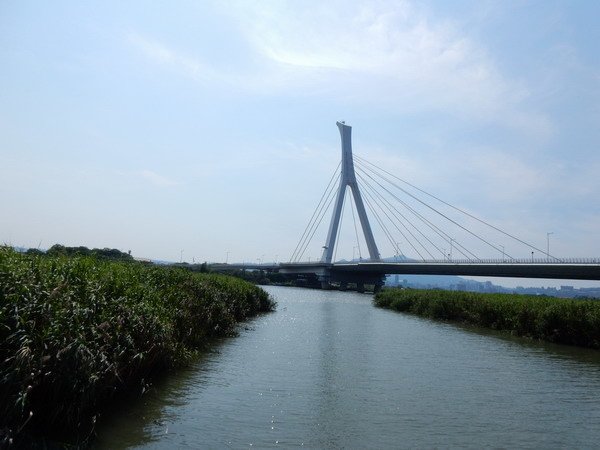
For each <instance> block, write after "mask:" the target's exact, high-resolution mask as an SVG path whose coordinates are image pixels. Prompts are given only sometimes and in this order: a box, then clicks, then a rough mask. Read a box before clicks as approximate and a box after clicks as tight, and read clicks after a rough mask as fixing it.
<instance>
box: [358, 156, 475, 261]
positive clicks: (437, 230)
mask: <svg viewBox="0 0 600 450" xmlns="http://www.w3.org/2000/svg"><path fill="white" fill-rule="evenodd" d="M356 167H357V168H359V172H360V173H361V174H364V175H365V176H367V177H369V178H371V179H372V180H373V181H374V182H375V183H377V184H378V185H379V186H380V187H381V188H383V189H384V190H385V191H386V192H387V193H388V194H390V195H391V196H392V197H393V198H394V199H395V200H397V201H398V202H399V203H400V204H402V206H404V207H405V208H406V209H408V210H409V211H410V212H411V213H412V214H413V215H414V216H415V217H417V218H418V219H419V220H421V221H422V222H423V223H424V224H425V225H427V226H428V227H429V228H431V230H432V231H433V232H434V233H435V234H437V235H438V236H439V237H440V238H441V239H442V240H444V241H446V240H451V241H454V243H455V244H456V245H457V251H458V252H459V253H460V254H461V255H463V256H464V257H465V258H467V259H468V260H471V258H470V257H469V256H467V254H466V253H468V254H470V255H471V256H472V257H473V258H474V259H476V260H479V257H477V256H476V255H475V254H474V253H473V252H471V251H469V250H468V249H467V248H465V247H464V246H463V245H462V244H461V243H460V242H458V241H457V240H456V239H453V238H451V237H450V236H449V235H448V234H447V233H445V232H444V231H443V230H442V229H440V228H439V227H438V226H436V225H435V224H433V223H431V222H430V221H429V220H427V219H426V218H425V217H423V216H422V215H421V214H419V213H418V212H417V211H416V210H414V209H413V208H412V207H411V206H410V205H408V204H407V203H405V202H404V201H402V200H401V199H399V198H398V197H397V196H395V195H394V194H393V193H392V192H390V191H389V190H388V189H386V188H385V187H384V186H383V185H381V183H379V182H378V181H377V180H375V179H374V178H373V177H372V176H371V175H370V174H369V173H367V172H365V171H364V170H363V169H362V167H361V166H360V165H359V164H357V165H356ZM361 179H362V180H363V181H364V182H365V184H368V183H367V181H366V180H364V178H362V175H361ZM371 188H372V187H371ZM372 189H374V188H372ZM374 190H375V192H377V193H378V194H379V195H381V196H382V198H384V197H383V195H382V194H380V193H379V192H378V191H377V190H376V189H374ZM385 200H386V202H388V204H389V206H391V207H392V208H393V209H394V210H395V211H396V212H397V213H398V214H399V215H400V216H401V217H403V218H404V219H405V220H406V221H407V222H408V223H409V224H410V225H411V226H412V227H413V228H415V229H416V230H417V231H418V232H419V234H421V236H423V237H424V238H425V239H426V240H427V241H428V242H429V243H430V244H431V245H432V246H434V247H435V248H436V249H437V250H438V251H439V252H440V253H441V254H442V255H443V256H444V259H445V258H446V255H445V254H444V252H443V251H442V250H441V249H440V248H439V247H437V246H436V245H435V244H434V243H433V242H431V240H429V238H427V236H426V235H425V234H424V233H423V232H422V231H421V230H420V229H419V228H418V227H416V226H415V225H414V224H413V223H412V222H411V221H410V220H409V219H408V218H407V217H405V216H404V214H402V213H401V212H400V211H399V210H398V208H396V207H395V206H394V205H392V204H391V202H389V200H387V199H385ZM394 216H395V217H396V218H397V219H398V217H397V216H396V215H395V214H394ZM398 220H399V219H398ZM399 222H400V223H401V224H402V225H403V226H404V227H405V228H406V226H405V225H404V224H403V223H402V221H400V220H399ZM411 235H412V233H411ZM461 248H462V249H463V250H464V251H465V252H466V253H464V252H463V251H461V250H460V249H461Z"/></svg>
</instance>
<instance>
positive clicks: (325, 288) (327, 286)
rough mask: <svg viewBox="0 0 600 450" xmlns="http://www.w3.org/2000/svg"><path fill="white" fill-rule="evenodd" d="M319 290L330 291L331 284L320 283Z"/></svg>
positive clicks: (326, 282)
mask: <svg viewBox="0 0 600 450" xmlns="http://www.w3.org/2000/svg"><path fill="white" fill-rule="evenodd" d="M321 289H323V290H325V291H328V290H330V289H331V283H330V282H329V281H321Z"/></svg>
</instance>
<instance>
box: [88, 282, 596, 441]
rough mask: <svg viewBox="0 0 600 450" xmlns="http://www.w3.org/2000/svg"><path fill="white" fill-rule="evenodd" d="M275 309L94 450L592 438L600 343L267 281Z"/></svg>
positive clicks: (110, 426)
mask: <svg viewBox="0 0 600 450" xmlns="http://www.w3.org/2000/svg"><path fill="white" fill-rule="evenodd" d="M266 290H268V291H269V293H271V295H272V296H273V297H274V298H275V299H276V300H277V302H278V307H277V311H276V312H274V313H271V314H267V315H264V316H261V317H258V318H256V319H254V320H252V321H250V322H248V323H246V324H245V325H244V326H242V328H241V330H240V335H239V336H238V337H236V338H231V339H223V340H221V341H219V342H217V343H216V344H215V348H214V351H212V352H210V353H208V354H206V355H205V356H203V357H202V358H201V359H200V360H199V361H198V362H197V363H196V364H195V365H193V366H192V367H190V368H189V369H186V370H184V371H181V372H178V373H176V374H173V375H170V376H168V377H166V379H165V380H163V381H161V382H160V383H158V384H157V385H155V386H154V387H153V389H151V390H150V392H149V393H148V394H146V395H145V396H144V397H142V399H140V400H139V401H137V402H133V403H132V404H129V405H127V407H123V408H120V409H121V410H120V411H119V412H117V413H116V414H114V415H112V416H111V418H110V419H107V420H105V421H104V422H103V423H102V424H101V425H100V427H99V428H98V439H97V440H96V444H95V447H97V448H110V449H115V448H126V447H134V448H135V447H139V448H161V449H162V448H164V449H167V448H169V449H170V448H215V449H218V448H271V447H281V448H290V447H294V448H295V447H299V448H414V447H419V448H431V447H464V448H481V447H494V448H511V447H519V448H540V447H542V448H567V447H568V448H592V447H595V448H598V446H600V352H599V351H595V350H586V349H578V348H574V347H568V346H560V345H551V344H541V343H536V342H531V341H528V340H526V339H521V338H512V337H507V336H506V335H501V334H498V333H493V332H489V331H485V330H481V329H474V328H465V327H460V326H456V325H451V324H445V323H440V322H433V321H429V320H426V319H422V318H418V317H413V316H410V315H404V314H400V313H396V312H392V311H387V310H382V309H379V308H375V307H374V306H372V303H371V301H372V297H371V296H370V295H365V294H357V293H350V292H336V291H319V290H309V289H299V288H284V287H266Z"/></svg>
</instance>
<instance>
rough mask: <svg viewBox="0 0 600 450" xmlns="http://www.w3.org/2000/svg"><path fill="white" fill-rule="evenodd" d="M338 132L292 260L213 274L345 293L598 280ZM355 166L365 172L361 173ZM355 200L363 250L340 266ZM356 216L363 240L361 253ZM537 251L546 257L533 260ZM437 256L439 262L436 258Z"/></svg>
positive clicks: (574, 261) (597, 270) (580, 262)
mask: <svg viewBox="0 0 600 450" xmlns="http://www.w3.org/2000/svg"><path fill="white" fill-rule="evenodd" d="M337 126H338V128H339V131H340V136H341V146H342V160H341V162H340V164H339V165H338V168H336V171H335V172H334V175H333V176H332V178H331V179H330V181H329V184H328V185H327V188H326V189H325V192H324V193H323V195H322V196H321V200H320V201H319V204H318V205H317V207H316V208H315V211H314V212H313V215H312V217H311V219H310V221H309V223H308V225H307V226H306V228H305V230H304V233H303V234H302V237H301V238H300V241H299V242H298V244H297V245H296V248H295V250H294V252H293V254H292V256H291V258H290V260H289V261H288V262H286V263H279V264H275V263H273V264H214V265H213V266H212V268H213V270H216V271H221V272H227V271H232V270H264V271H267V272H278V273H280V274H283V275H285V276H287V277H290V278H298V279H303V280H305V281H308V282H310V284H311V285H313V286H320V287H322V288H331V287H339V289H346V288H347V286H348V284H355V285H356V288H357V290H359V291H362V290H364V286H365V285H367V284H368V285H373V286H374V289H375V290H378V289H379V288H380V287H381V286H382V285H383V283H384V280H385V276H386V275H391V274H403V275H463V276H486V277H517V278H519V277H520V278H551V279H572V280H600V258H585V259H583V258H558V257H556V256H553V255H551V254H550V240H549V239H550V234H552V233H547V247H546V249H545V250H543V249H540V248H537V247H536V246H534V245H532V244H531V243H528V242H526V241H525V240H524V239H521V238H519V237H517V236H515V235H514V234H511V233H509V232H506V231H504V230H502V229H500V228H499V227H497V226H495V225H492V224H490V223H488V222H486V221H485V220H482V219H480V218H478V217H476V216H474V215H473V214H471V213H469V212H467V211H465V210H464V209H461V208H459V207H456V206H454V205H452V204H450V203H448V202H446V201H444V200H442V199H440V198H439V197H437V196H435V195H432V194H430V193H428V192H426V191H424V190H423V189H420V188H418V187H417V186H414V185H413V184H411V183H409V182H407V181H405V180H403V179H401V178H399V177H397V176H395V175H394V174H392V173H390V172H388V171H387V170H385V169H383V168H381V167H378V166H376V165H375V164H372V163H370V162H369V161H367V160H366V159H363V158H361V157H357V159H355V158H354V155H353V153H352V142H351V132H352V128H351V127H350V126H349V125H346V123H345V122H337ZM356 167H358V168H359V171H358V172H357V170H356ZM340 169H341V170H340ZM338 170H339V172H338ZM359 181H360V183H359ZM361 186H362V189H363V190H364V193H365V197H363V195H362V194H363V191H361ZM349 194H351V196H352V199H353V200H354V202H353V203H352V204H351V205H350V210H351V214H352V219H353V224H354V232H355V236H356V244H357V246H356V247H354V248H353V250H354V249H358V253H359V258H358V259H356V258H354V257H353V259H352V261H340V260H338V261H336V260H335V259H336V250H337V244H338V238H339V233H340V223H341V221H342V217H343V214H344V210H345V208H344V207H345V204H346V199H347V197H348V196H349ZM402 196H404V198H402ZM424 198H425V199H427V200H429V201H427V200H424ZM365 204H366V205H367V207H368V208H369V211H370V212H371V214H372V216H373V217H375V219H376V222H377V224H378V225H379V228H380V229H381V230H382V231H383V234H384V236H385V237H386V239H387V241H388V242H389V243H390V244H391V248H392V249H393V250H394V252H395V254H396V257H395V258H391V260H390V258H387V259H385V260H384V259H382V258H381V255H380V253H379V249H378V246H377V243H376V241H375V238H374V236H373V231H372V228H371V224H370V222H369V216H368V215H367V211H366V208H365ZM331 205H333V211H332V214H331V220H330V223H329V228H328V232H327V237H326V240H325V245H323V246H322V247H321V248H322V255H321V258H320V260H318V261H313V262H311V261H305V260H303V257H304V254H305V252H306V249H307V248H308V245H309V244H310V243H311V241H312V239H313V237H314V235H315V233H316V231H317V229H318V227H319V225H320V224H321V222H322V220H323V218H324V217H325V215H326V213H327V211H328V210H329V208H330V207H331ZM442 208H445V210H443V209H442ZM432 216H433V217H432ZM356 217H358V222H359V224H360V228H361V231H362V234H363V241H362V243H363V245H362V247H361V241H360V239H359V233H358V225H357V221H356ZM434 217H435V218H437V219H439V220H441V221H442V222H445V225H446V227H445V228H444V227H443V226H440V225H438V223H436V222H435V220H434ZM459 217H460V218H459ZM461 219H462V220H461ZM482 230H488V232H491V233H493V234H494V235H495V237H490V236H489V235H487V234H483V233H482ZM498 236H500V237H502V239H505V240H506V242H510V243H511V244H512V245H513V248H516V247H514V246H515V245H516V246H520V250H519V251H521V252H522V251H526V253H527V255H529V253H530V254H531V258H529V257H527V258H515V257H513V256H511V255H510V254H509V253H508V252H507V251H506V246H505V245H499V244H498V245H497V244H494V243H493V241H494V239H496V241H497V240H498ZM400 242H402V243H403V244H404V248H406V249H409V250H411V252H412V253H414V254H415V257H414V258H407V257H405V256H404V255H403V252H402V248H401V245H400ZM468 242H470V245H469V243H468ZM474 243H475V244H478V245H479V246H480V247H481V246H483V247H487V248H488V249H492V250H493V251H494V252H497V254H502V258H499V259H493V258H491V259H490V258H482V257H480V256H478V255H477V254H476V252H475V251H474V250H473V244H474ZM365 246H366V250H367V252H368V258H367V257H365V258H364V259H363V257H362V251H361V248H364V247H365ZM448 247H449V250H450V251H449V253H448V252H447V248H448ZM524 249H525V250H524ZM536 252H537V254H538V255H542V257H541V258H540V257H538V258H535V254H536ZM453 253H458V254H460V257H459V258H457V257H456V256H453ZM436 254H437V255H440V256H441V258H435V257H434V255H436ZM400 255H402V256H400ZM353 256H354V255H353Z"/></svg>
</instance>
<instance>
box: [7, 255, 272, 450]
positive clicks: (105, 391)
mask: <svg viewBox="0 0 600 450" xmlns="http://www.w3.org/2000/svg"><path fill="white" fill-rule="evenodd" d="M273 308H274V303H273V302H272V300H271V299H270V298H269V296H268V294H267V293H265V292H264V291H263V290H261V289H260V288H258V287H256V286H254V285H252V284H250V283H247V282H244V281H242V280H239V279H235V278H231V277H226V276H223V275H215V274H202V273H192V272H190V271H187V270H183V269H177V268H165V267H157V266H152V265H144V264H141V263H136V262H124V261H114V260H108V259H98V258H94V257H89V256H88V257H81V256H75V257H67V256H46V255H36V254H21V253H17V252H15V251H14V250H12V249H9V248H6V247H1V248H0V447H2V446H3V444H6V443H7V442H8V440H9V439H13V438H14V439H16V440H17V441H18V440H19V439H23V436H25V435H36V436H54V437H56V436H65V435H68V434H69V433H80V435H79V439H81V438H82V437H83V438H84V437H85V436H82V435H81V433H89V432H90V431H91V429H92V428H93V423H94V422H95V420H96V417H97V415H98V414H99V412H100V411H102V408H103V406H105V405H106V404H107V402H108V401H110V400H111V399H114V398H115V396H116V395H117V394H119V393H125V392H130V393H131V392H137V393H138V394H139V393H140V392H142V391H143V390H144V389H145V388H146V387H147V384H148V379H149V377H151V376H153V375H154V376H155V375H157V374H158V373H160V372H164V371H165V370H168V369H171V368H174V367H177V366H181V365H184V364H186V363H188V362H189V361H190V359H191V358H193V357H194V355H196V354H197V351H198V350H200V349H202V348H203V346H205V345H206V344H207V342H208V341H209V339H210V338H213V337H217V336H226V335H231V334H234V333H235V328H236V323H237V322H239V321H242V320H244V319H246V318H248V317H250V316H252V315H255V314H257V313H259V312H263V311H270V310H272V309H273ZM21 444H22V442H21Z"/></svg>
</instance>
